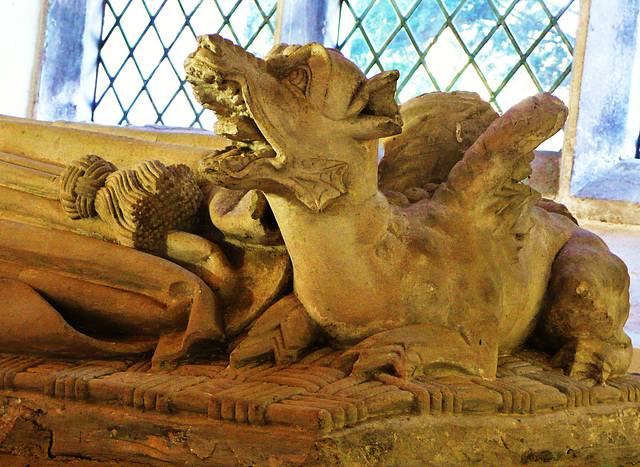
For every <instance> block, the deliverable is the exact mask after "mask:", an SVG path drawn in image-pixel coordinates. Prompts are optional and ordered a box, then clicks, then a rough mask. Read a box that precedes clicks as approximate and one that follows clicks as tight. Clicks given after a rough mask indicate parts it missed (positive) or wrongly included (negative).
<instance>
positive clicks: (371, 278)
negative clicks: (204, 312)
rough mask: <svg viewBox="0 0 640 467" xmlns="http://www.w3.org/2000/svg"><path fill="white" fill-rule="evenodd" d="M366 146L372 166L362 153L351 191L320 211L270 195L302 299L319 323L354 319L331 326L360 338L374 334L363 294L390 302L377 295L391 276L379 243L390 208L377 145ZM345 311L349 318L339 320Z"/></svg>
mask: <svg viewBox="0 0 640 467" xmlns="http://www.w3.org/2000/svg"><path fill="white" fill-rule="evenodd" d="M366 149H367V156H368V157H367V158H366V159H367V162H369V161H370V160H371V159H373V164H368V165H367V164H366V163H365V158H364V157H363V158H362V162H363V164H362V165H361V166H359V167H358V166H356V167H353V166H352V169H353V170H351V171H350V178H349V180H348V192H347V193H346V194H344V195H342V196H340V197H339V198H337V199H336V200H334V201H333V203H331V204H330V205H329V206H328V207H327V208H326V209H325V210H323V211H321V212H314V211H312V210H311V209H309V208H308V207H307V206H305V205H304V204H303V203H301V202H299V201H298V200H293V199H291V198H290V197H287V198H285V197H282V196H279V195H275V194H267V195H266V196H267V199H268V201H269V204H270V205H271V208H272V209H273V212H274V214H275V217H276V219H277V222H278V225H279V227H280V230H281V232H282V236H283V238H284V241H285V244H286V245H287V250H288V252H289V254H290V256H291V260H292V263H293V268H294V281H295V289H296V293H297V294H298V297H299V298H300V300H301V301H302V303H303V304H304V305H305V307H306V308H307V310H308V311H309V313H310V314H311V315H312V316H313V317H314V319H315V320H316V321H317V322H318V323H320V324H324V323H327V324H330V323H335V322H340V321H344V322H349V326H350V329H349V330H340V329H335V330H333V332H332V331H331V330H330V329H328V330H329V332H330V333H331V334H334V336H335V337H338V338H340V337H341V336H342V335H343V331H344V332H345V335H350V336H358V337H363V336H365V335H370V334H371V333H372V323H370V322H369V321H370V319H368V318H367V317H366V316H363V317H362V320H363V322H362V323H360V322H358V321H357V319H358V318H356V316H357V315H358V314H359V313H356V312H355V311H354V310H359V309H360V308H361V307H362V299H363V297H369V299H371V300H372V301H373V302H374V303H376V302H378V305H379V306H380V307H381V308H382V307H384V306H385V304H384V300H379V301H377V300H376V297H375V294H377V293H379V291H381V290H385V288H386V286H385V284H386V283H387V281H388V279H389V278H388V277H387V274H386V273H385V270H386V269H387V268H386V264H385V263H386V261H385V260H384V259H383V258H380V257H379V255H378V247H379V245H380V244H381V243H382V242H383V239H384V238H385V237H386V233H387V227H388V223H389V220H390V218H391V208H390V206H389V204H388V203H387V200H386V198H385V197H384V195H382V194H380V193H379V192H378V189H377V169H376V166H375V163H376V162H377V144H371V145H369V144H367V148H366ZM374 151H375V153H374ZM399 257H401V256H399ZM341 313H345V315H346V316H349V318H348V319H347V318H346V317H345V318H344V320H342V319H340V317H339V315H340V314H341ZM354 319H355V320H356V321H354ZM387 324H388V323H387ZM374 327H375V326H374ZM358 328H361V333H362V335H359V334H360V332H359V331H358ZM381 329H382V328H381Z"/></svg>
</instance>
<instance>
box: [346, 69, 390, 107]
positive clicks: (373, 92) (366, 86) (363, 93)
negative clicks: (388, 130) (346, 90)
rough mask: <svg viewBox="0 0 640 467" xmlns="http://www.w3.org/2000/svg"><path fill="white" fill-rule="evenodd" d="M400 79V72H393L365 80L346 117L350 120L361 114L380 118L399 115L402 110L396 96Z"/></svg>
mask: <svg viewBox="0 0 640 467" xmlns="http://www.w3.org/2000/svg"><path fill="white" fill-rule="evenodd" d="M399 77H400V73H399V72H398V70H391V71H385V72H383V73H380V74H377V75H375V76H374V77H372V78H369V79H367V80H365V81H364V82H363V83H362V85H361V86H360V88H359V89H358V90H357V91H356V93H355V94H354V96H353V98H352V99H351V103H350V104H349V108H348V109H347V114H346V115H345V116H346V117H347V118H348V117H353V116H355V115H358V114H360V113H364V114H367V115H377V116H379V117H382V116H384V117H394V116H395V115H397V114H398V113H399V111H400V110H399V108H398V104H397V103H396V100H395V94H396V83H397V82H398V78H399Z"/></svg>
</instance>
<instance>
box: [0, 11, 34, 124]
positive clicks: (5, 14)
mask: <svg viewBox="0 0 640 467" xmlns="http://www.w3.org/2000/svg"><path fill="white" fill-rule="evenodd" d="M42 3H43V2H42V0H0V44H2V47H0V114H3V115H12V116H16V117H27V116H28V109H29V96H30V89H31V80H32V76H33V67H34V63H35V57H36V47H37V42H38V24H39V19H40V10H41V7H42Z"/></svg>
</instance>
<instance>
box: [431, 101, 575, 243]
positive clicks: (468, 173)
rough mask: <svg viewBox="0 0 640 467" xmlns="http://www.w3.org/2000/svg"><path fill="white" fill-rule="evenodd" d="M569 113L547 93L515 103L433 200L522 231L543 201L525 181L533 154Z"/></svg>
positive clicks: (479, 139)
mask: <svg viewBox="0 0 640 467" xmlns="http://www.w3.org/2000/svg"><path fill="white" fill-rule="evenodd" d="M567 113H568V111H567V108H566V107H565V105H564V104H563V103H562V101H560V100H559V99H557V98H556V97H554V96H552V95H551V94H549V93H540V94H537V95H536V96H533V97H530V98H528V99H525V100H524V101H522V102H520V103H519V104H517V105H515V106H514V107H512V108H511V109H509V110H508V111H507V112H505V114H504V115H502V116H501V117H499V118H498V119H497V120H495V121H494V122H493V123H492V124H491V126H489V128H488V129H487V130H486V131H485V132H484V133H483V134H482V135H481V136H480V137H479V138H478V139H477V140H476V142H475V143H474V144H473V145H472V146H471V147H470V148H469V149H468V150H467V151H466V153H465V155H464V157H463V158H462V160H461V161H460V162H458V163H457V164H456V165H455V166H454V167H453V168H452V169H451V172H450V173H449V176H448V178H447V180H446V182H445V183H443V184H442V185H440V187H439V188H438V189H437V190H436V192H435V193H434V200H435V201H438V202H443V203H447V204H451V203H454V204H456V205H458V206H459V207H460V208H462V209H464V210H466V211H469V212H476V213H478V214H481V216H482V218H484V219H486V220H487V221H489V222H491V220H492V219H491V218H493V220H495V221H496V228H498V226H506V227H507V228H509V229H513V227H514V225H516V224H518V225H520V227H522V224H523V223H524V224H526V223H527V219H526V217H527V216H528V214H529V213H530V212H531V210H532V208H533V206H534V205H535V204H536V203H537V202H538V201H539V200H540V195H539V194H538V193H537V192H536V191H535V190H533V189H531V188H530V187H528V186H526V185H524V184H522V183H521V181H522V180H524V179H525V178H527V177H528V176H529V175H530V174H531V166H530V164H531V161H532V160H533V157H534V156H533V150H534V149H535V148H537V147H538V146H539V145H540V144H541V143H542V142H543V141H545V140H546V139H548V138H550V137H551V136H553V135H554V134H556V133H557V132H558V131H560V129H561V128H562V127H563V125H564V122H565V120H566V117H567ZM516 233H518V232H516Z"/></svg>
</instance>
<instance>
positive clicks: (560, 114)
mask: <svg viewBox="0 0 640 467" xmlns="http://www.w3.org/2000/svg"><path fill="white" fill-rule="evenodd" d="M185 69H186V72H187V79H188V81H189V82H190V83H191V85H192V86H193V91H194V95H195V96H196V98H197V100H198V101H199V102H201V103H202V105H203V106H204V107H206V108H208V109H210V110H213V111H214V112H215V113H216V114H217V116H218V122H217V123H216V126H215V131H216V132H217V134H218V135H219V136H221V137H224V139H222V138H219V139H215V138H213V137H210V136H207V135H201V134H198V135H195V136H193V137H191V136H189V135H187V134H184V133H181V134H177V133H176V134H174V133H171V132H162V133H161V134H162V136H161V137H159V136H157V135H154V134H153V132H154V131H156V130H140V129H121V128H118V129H115V128H109V127H106V128H99V129H95V130H94V129H93V128H92V127H91V126H85V125H81V124H74V125H71V124H62V123H55V124H48V123H42V122H31V121H24V120H21V119H13V118H7V117H1V118H0V309H1V310H2V312H1V313H0V352H1V353H0V397H1V398H2V400H0V417H1V420H2V421H1V423H0V456H2V455H3V454H4V453H6V452H9V453H19V454H24V453H25V452H28V453H30V454H31V455H33V456H35V457H38V456H40V457H47V456H49V457H51V456H54V457H55V456H60V457H63V456H82V457H86V458H94V459H99V460H105V459H106V460H110V459H118V460H122V459H127V461H129V460H131V461H133V462H136V461H139V462H147V461H149V460H152V461H153V462H155V463H161V462H173V463H181V464H185V465H186V464H189V465H235V464H247V465H254V464H255V465H279V463H283V464H284V465H289V464H291V465H304V464H305V463H306V464H307V465H308V464H309V463H317V464H323V463H324V464H331V463H332V462H333V463H335V462H338V461H340V462H344V463H345V464H366V463H372V462H377V461H380V462H381V463H382V464H383V465H387V464H388V465H395V464H397V458H395V457H394V456H396V453H398V452H400V453H401V455H402V456H403V458H406V459H407V460H408V461H410V462H412V461H415V462H417V463H418V464H420V465H422V462H423V461H425V459H432V458H433V459H435V460H434V462H436V463H438V462H439V461H440V460H443V462H442V463H447V462H449V461H451V462H450V463H457V462H458V461H460V459H467V460H469V459H470V458H469V454H468V449H470V448H469V446H470V445H471V444H473V443H474V442H475V441H473V439H475V438H473V436H474V433H475V431H477V432H478V433H479V434H478V435H477V436H480V437H486V436H488V435H486V433H487V432H488V431H487V430H489V431H490V430H491V429H493V427H492V426H491V427H487V426H486V425H487V423H489V424H494V423H502V425H500V426H501V427H502V428H500V429H501V430H502V431H501V433H512V432H513V431H517V430H518V429H519V428H513V426H511V428H509V427H508V426H506V424H507V422H505V420H504V418H502V419H501V418H499V417H492V418H488V420H489V422H480V421H478V420H474V422H473V423H471V424H470V425H469V427H467V428H465V429H463V428H460V427H458V428H456V430H458V431H456V433H458V434H461V433H462V435H460V436H462V438H461V439H459V440H457V439H454V438H451V439H450V440H449V438H446V439H447V440H449V441H448V444H447V443H446V442H445V441H444V440H445V438H442V439H440V438H439V437H438V435H437V434H434V435H433V436H432V435H431V434H429V436H427V437H429V438H430V439H431V438H433V439H434V440H436V441H437V443H440V444H437V446H436V445H435V444H434V445H433V446H432V447H428V446H427V444H426V443H425V444H424V445H423V444H421V445H419V446H415V443H414V441H415V439H414V438H415V435H416V434H419V435H420V436H422V434H424V433H425V431H424V430H426V429H427V428H425V427H420V428H415V427H413V428H411V427H409V425H408V424H407V423H405V422H406V421H402V420H390V423H391V422H393V424H387V425H385V424H384V423H382V422H380V420H382V419H385V418H387V419H389V418H391V417H393V416H397V415H408V414H421V415H423V416H425V417H431V416H432V415H441V414H469V416H471V414H476V413H483V414H498V413H499V414H503V415H505V416H506V415H509V414H518V417H519V418H518V419H517V422H518V423H519V424H523V426H524V428H523V429H531V430H533V431H535V432H536V433H542V434H541V435H539V436H538V437H534V438H532V439H534V440H533V441H532V440H531V439H529V438H527V440H525V437H526V436H525V434H523V433H524V431H520V432H518V433H520V434H518V433H516V435H517V436H520V438H518V439H519V441H518V442H517V443H508V442H505V441H504V439H502V438H501V439H502V443H496V444H500V445H501V447H500V449H498V450H495V452H496V454H495V456H497V457H496V458H504V459H509V462H512V463H514V464H516V463H518V462H522V463H526V462H529V461H530V460H537V459H539V458H540V459H542V457H539V455H542V454H540V452H541V453H543V454H544V455H545V456H546V455H547V454H545V453H547V452H549V453H550V454H549V455H550V456H551V459H556V460H557V459H560V460H561V459H565V457H563V456H566V455H567V453H568V452H574V453H579V452H582V453H583V454H584V452H586V453H587V454H585V455H587V456H591V455H593V450H592V447H593V446H592V444H593V441H592V439H594V438H593V437H592V436H590V433H591V431H588V430H587V431H585V432H584V433H583V432H582V431H580V430H578V429H574V428H573V427H570V429H569V428H568V429H565V428H567V427H565V426H564V425H562V427H563V428H562V430H560V431H553V430H554V428H553V427H554V426H556V425H557V424H558V423H560V424H562V423H565V422H566V420H567V417H574V419H575V420H576V422H575V423H576V424H578V423H579V422H580V423H581V420H582V418H580V417H583V416H587V415H588V417H587V418H589V420H592V421H596V422H597V424H598V427H599V428H598V430H600V433H605V432H606V438H607V439H609V440H611V439H616V440H618V439H621V437H622V435H621V434H620V433H624V436H628V437H629V439H633V440H635V439H637V434H638V433H640V423H636V422H633V420H640V418H638V417H637V413H638V411H639V409H638V405H637V403H638V401H640V378H638V377H637V376H633V375H627V374H626V371H627V368H628V367H629V363H630V360H631V355H632V351H633V349H632V346H631V341H630V339H629V337H628V336H626V335H625V333H624V332H623V325H624V323H625V321H626V319H627V317H628V313H629V296H628V293H629V276H628V273H627V269H626V267H625V265H624V264H623V263H622V261H621V260H620V259H619V258H617V257H616V256H615V255H613V254H612V253H611V252H610V251H609V249H608V248H607V246H606V245H605V244H604V242H603V241H602V240H601V239H599V238H598V237H597V236H595V235H594V234H592V233H590V232H588V231H586V230H584V229H582V228H580V227H579V226H578V224H577V222H576V220H575V218H573V216H572V215H571V213H570V212H569V211H568V210H567V209H566V207H564V206H562V205H561V204H557V203H555V202H554V201H552V200H547V199H541V196H540V195H539V194H538V193H537V192H536V191H535V190H533V189H532V188H530V187H529V186H527V185H526V184H525V183H523V181H524V180H525V179H526V178H527V177H528V176H529V174H530V173H531V168H530V163H531V161H532V160H533V158H534V154H533V151H534V149H535V148H536V147H537V146H538V145H539V144H540V143H541V142H543V141H544V140H546V139H547V138H549V137H550V136H552V135H553V134H555V133H556V132H557V131H559V130H560V129H561V128H562V126H563V125H564V122H565V119H566V116H567V109H566V107H565V106H564V104H563V103H562V102H560V101H559V100H558V99H556V98H555V97H553V96H551V95H550V94H546V93H541V94H538V95H536V96H534V97H530V98H528V99H525V100H523V101H522V102H520V103H519V104H517V105H516V106H514V107H513V108H511V109H509V110H508V111H507V112H506V113H505V114H504V115H501V116H500V115H498V114H497V113H496V112H495V111H493V109H492V108H491V106H490V105H489V104H487V103H486V102H483V101H482V100H481V99H480V98H479V97H478V96H477V95H476V94H473V93H467V92H453V93H433V94H426V95H423V96H420V97H417V98H415V99H412V100H410V101H409V102H406V103H404V104H402V105H401V106H398V105H397V103H396V101H395V97H394V96H395V88H396V81H397V79H398V73H397V72H396V71H388V72H384V73H381V74H379V75H376V76H373V77H370V78H367V77H365V75H364V74H363V73H362V72H361V71H360V70H359V69H358V68H357V67H356V66H355V65H354V64H353V63H351V62H350V61H349V60H347V59H346V58H345V57H344V56H342V55H341V54H340V53H339V52H337V51H335V50H331V49H326V48H324V47H323V46H321V45H319V44H314V43H312V44H306V45H302V46H298V45H293V46H288V45H285V44H281V45H278V46H276V47H274V49H273V50H272V51H271V52H270V53H269V54H268V55H267V56H266V57H265V58H264V59H260V58H256V57H254V56H253V55H251V54H249V53H247V52H246V51H244V50H243V49H241V48H240V47H238V46H235V45H234V44H232V43H231V42H229V41H227V40H224V39H223V38H221V37H220V36H217V35H213V36H201V37H200V38H199V39H198V48H197V50H196V51H195V52H194V53H193V54H191V55H190V56H189V57H188V58H187V60H186V62H185ZM24 135H29V137H28V138H26V137H25V136H24ZM47 141H55V142H56V143H55V144H52V143H50V144H47ZM379 146H382V147H383V148H384V157H383V158H382V159H381V160H380V162H378V154H379ZM13 391H17V395H15V394H14V392H13ZM41 394H44V395H45V396H47V397H48V399H46V400H47V402H46V403H43V402H42V400H41V399H40V398H39V397H40V396H39V395H41ZM57 399H59V400H57ZM82 402H84V404H82ZM87 402H90V403H91V404H90V405H89V404H87ZM65 404H66V405H65ZM45 406H46V407H45ZM115 406H118V408H117V410H116V408H115ZM576 407H582V408H583V409H584V410H583V412H580V414H582V415H580V414H573V415H566V413H565V412H563V411H566V409H573V408H576ZM619 407H622V408H621V409H620V410H623V409H624V410H625V411H626V412H624V413H622V412H620V413H614V412H615V411H616V410H618V408H619ZM132 409H137V410H138V412H132V411H131V410H132ZM139 411H145V412H148V413H145V414H141V413H140V412H139ZM174 413H175V414H178V415H177V416H174V415H173V414H174ZM533 414H536V415H540V414H542V418H540V419H533V420H534V422H531V423H529V422H527V421H523V420H524V417H523V416H533ZM584 414H587V415H584ZM185 417H186V418H185ZM544 417H546V418H544ZM562 417H565V418H562ZM521 419H523V420H521ZM70 420H71V421H72V422H73V423H70ZM428 420H429V423H426V422H425V426H426V425H429V427H431V428H432V429H433V431H434V432H439V431H438V430H440V429H441V428H440V427H441V425H438V424H437V423H436V422H435V421H434V420H436V417H432V418H429V419H428ZM515 420H516V419H515V418H514V419H513V420H511V421H513V422H514V423H515ZM527 420H529V419H527ZM540 420H542V421H540ZM563 420H565V421H564V422H563ZM572 420H573V419H572ZM383 421H384V420H383ZM387 421H389V420H387ZM511 421H509V423H511ZM529 421H530V420H529ZM232 422H233V423H232ZM365 422H366V423H368V425H367V426H366V427H365V426H362V427H361V428H362V431H358V430H352V431H349V429H350V428H351V427H355V426H356V425H360V424H363V423H365ZM379 422H380V423H379ZM538 422H539V423H538ZM614 422H615V423H618V425H615V426H616V427H618V428H615V429H614V428H611V427H613V426H614V425H612V423H614ZM447 423H448V422H446V421H443V422H442V426H445V428H446V424H447ZM483 423H484V424H483ZM536 423H538V424H537V425H536ZM567 423H568V422H567ZM571 423H573V422H571ZM518 426H520V425H518ZM576 426H577V425H576ZM532 427H533V428H532ZM536 427H537V428H536ZM550 427H551V428H550ZM431 428H430V429H431ZM547 429H549V430H550V431H549V432H548V433H546V430H547ZM616 429H617V430H618V431H615V430H616ZM20 430H23V431H20ZM341 430H343V431H344V433H343V434H340V433H341V432H342V431H341ZM367 430H368V431H367ZM390 430H392V431H393V433H394V436H395V434H396V433H398V434H399V437H398V438H397V439H396V438H394V440H393V441H390V440H386V441H384V440H385V439H386V438H385V433H389V432H390ZM465 430H466V431H465ZM510 430H511V431H510ZM594 430H595V428H594ZM607 430H608V431H607ZM525 431H526V430H525ZM614 431H615V434H612V433H614ZM25 433H26V435H24V436H23V434H25ZM362 433H365V434H364V435H363V434H362ZM366 433H375V434H376V441H375V443H373V444H372V443H371V442H370V441H368V440H367V439H368V438H367V435H366ZM54 435H55V436H54ZM334 435H335V436H334ZM516 435H513V436H516ZM505 436H506V435H505ZM509 436H511V435H509ZM545 436H546V437H545ZM423 438H424V439H426V438H425V437H423ZM559 440H562V443H565V444H558V443H560V441H559ZM383 441H384V443H387V442H388V443H387V444H384V443H383ZM615 442H616V443H618V441H615ZM633 442H634V443H635V441H633ZM394 443H395V444H394ZM545 443H547V444H545ZM612 443H613V441H612V442H610V444H612ZM619 443H622V442H621V441H620V442H619ZM556 444H557V449H556V447H555V446H556ZM623 444H624V443H623ZM627 444H628V443H627ZM547 445H548V446H551V447H548V449H547V448H544V449H546V450H542V449H543V447H542V446H547ZM25 446H27V447H25ZM407 446H410V447H409V448H407ZM438 446H439V447H438ZM533 448H536V449H538V450H533V451H532V449H533ZM25 449H27V451H25ZM629 449H630V451H629V452H631V451H633V452H634V453H636V452H637V447H636V448H629ZM541 450H542V451H541ZM581 450H584V451H581ZM436 451H437V452H440V451H443V452H447V453H449V454H447V455H449V457H448V458H443V459H440V458H437V459H436V458H435V457H433V454H434V452H436ZM491 452H493V451H491ZM611 452H612V453H614V454H615V453H618V454H619V453H621V452H622V450H619V451H615V452H614V451H611ZM603 453H604V451H603ZM601 454H602V453H601ZM604 454H607V455H608V453H604ZM604 454H602V456H601V458H602V459H605V460H607V461H609V460H611V459H614V457H615V456H613V454H612V455H611V456H609V457H607V455H604ZM618 454H616V456H617V455H618ZM580 455H582V454H580ZM504 456H507V457H504ZM612 456H613V457H612ZM545 459H546V457H545ZM615 459H619V456H618V457H615ZM1 460H2V458H1V457H0V461H1ZM454 461H455V462H454ZM153 465H155V464H153Z"/></svg>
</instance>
